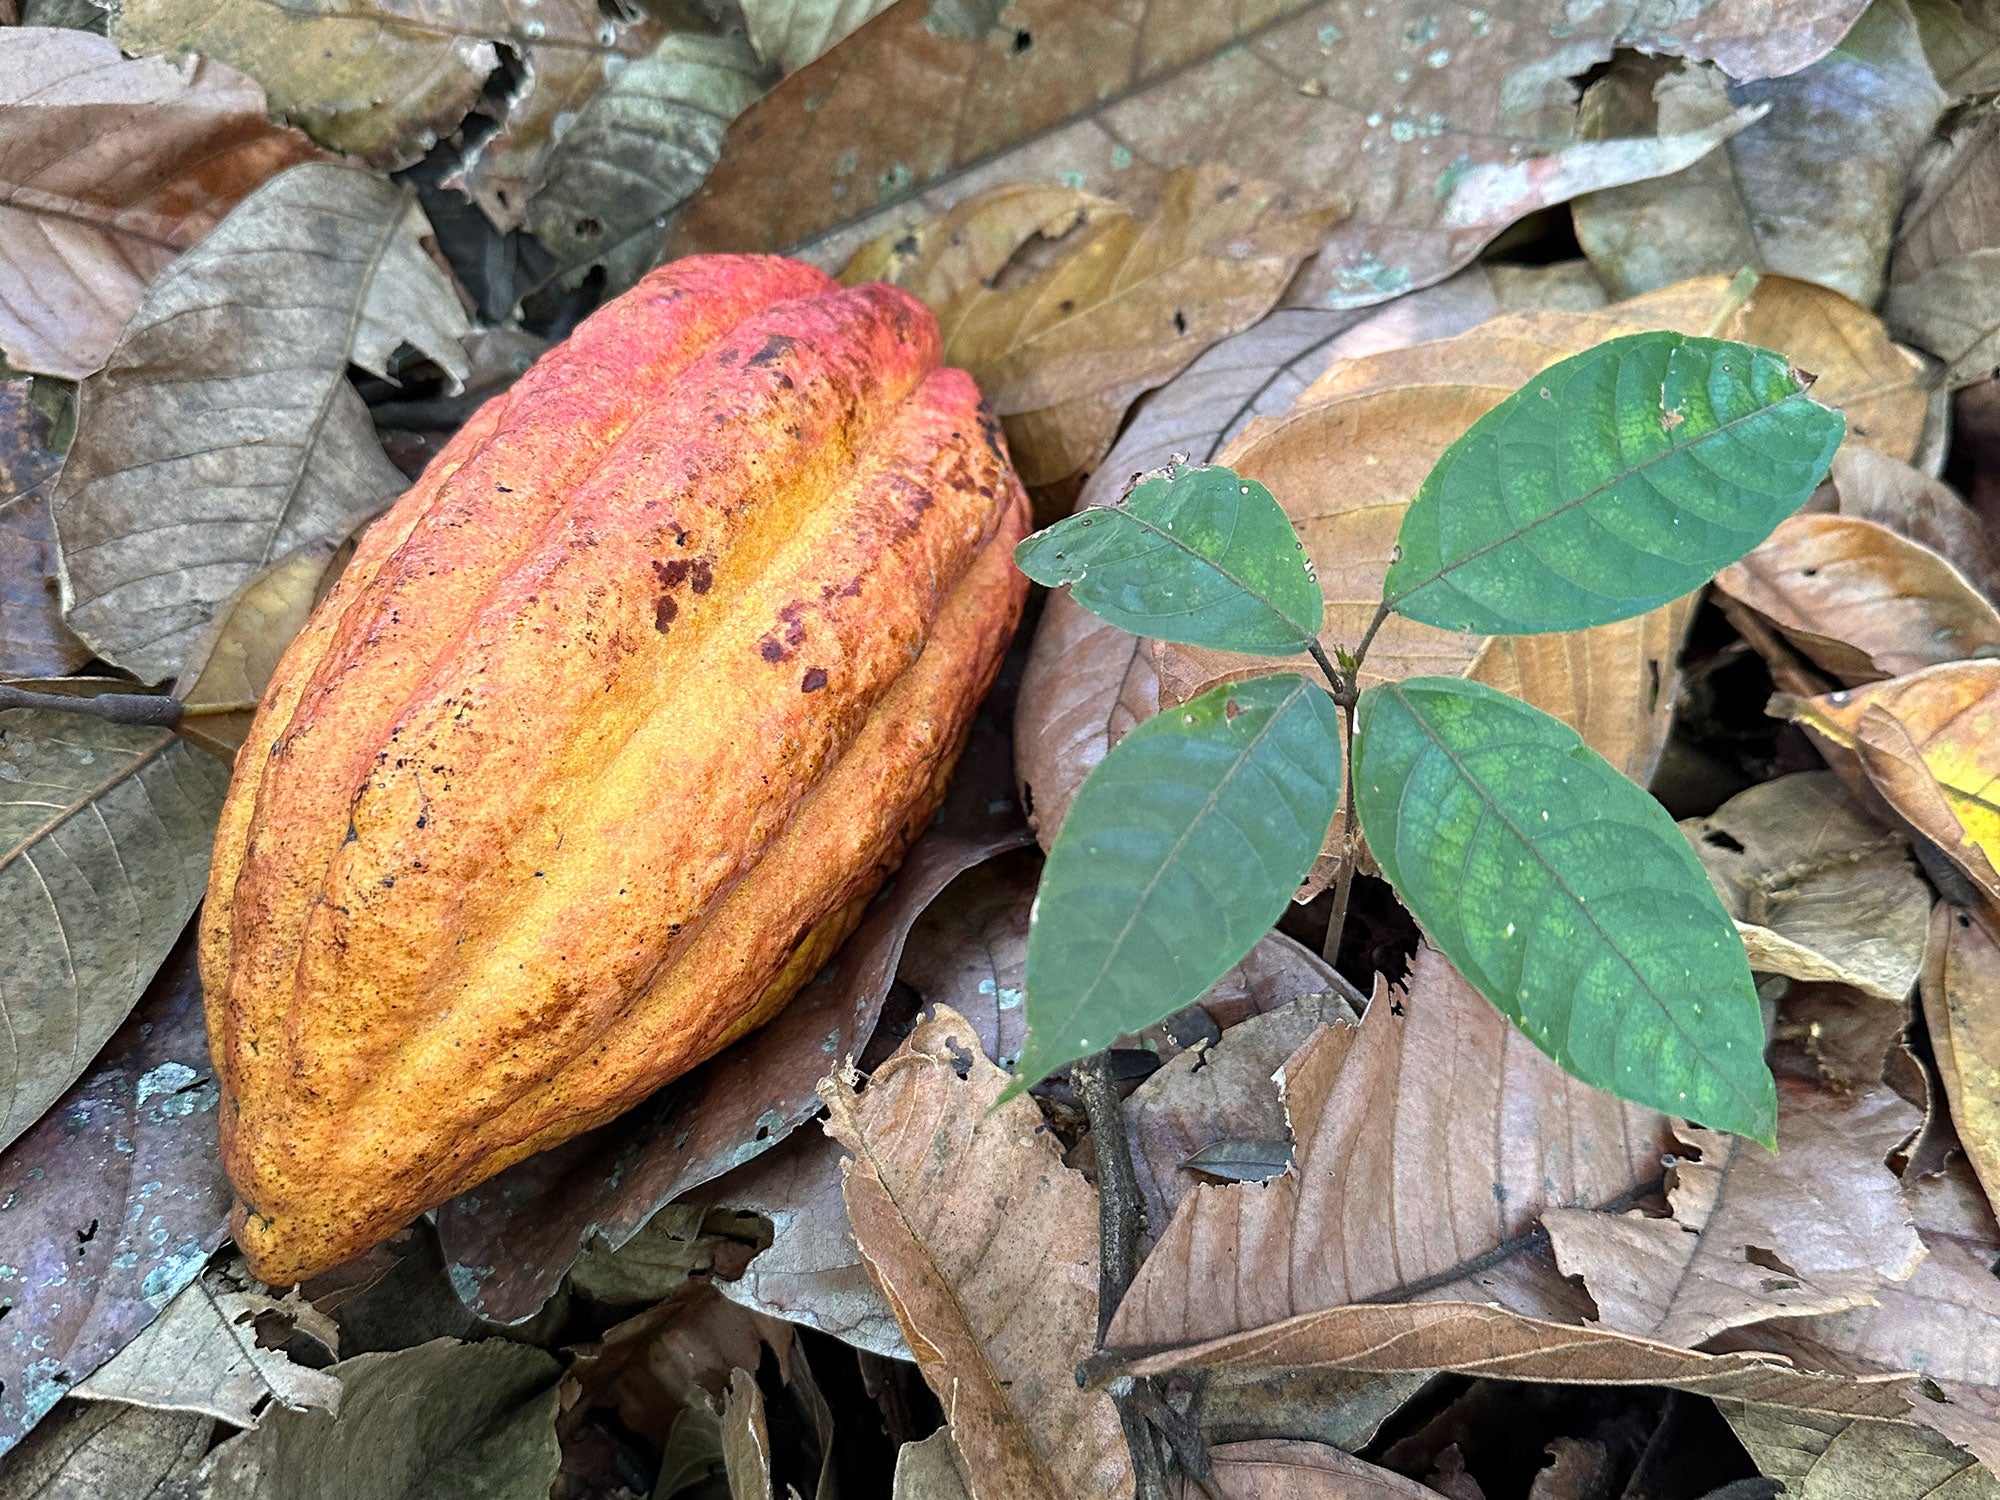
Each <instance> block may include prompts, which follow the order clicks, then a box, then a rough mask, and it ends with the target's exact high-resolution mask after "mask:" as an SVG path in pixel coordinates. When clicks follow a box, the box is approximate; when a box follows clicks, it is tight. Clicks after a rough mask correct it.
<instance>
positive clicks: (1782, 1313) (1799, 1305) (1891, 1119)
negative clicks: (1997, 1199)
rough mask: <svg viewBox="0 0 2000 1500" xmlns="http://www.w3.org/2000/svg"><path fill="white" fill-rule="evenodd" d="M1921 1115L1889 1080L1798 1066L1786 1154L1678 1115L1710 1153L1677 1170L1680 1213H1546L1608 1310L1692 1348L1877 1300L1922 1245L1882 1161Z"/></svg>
mask: <svg viewBox="0 0 2000 1500" xmlns="http://www.w3.org/2000/svg"><path fill="white" fill-rule="evenodd" d="M1899 1019H1900V1015H1899ZM1920 1119H1921V1115H1920V1112H1919V1111H1917V1110H1915V1109H1913V1108H1911V1107H1910V1106H1909V1105H1908V1104H1905V1103H1904V1102H1903V1101H1902V1100H1901V1099H1900V1098H1898V1097H1897V1096H1896V1094H1895V1093H1894V1092H1893V1091H1891V1090H1890V1089H1889V1088H1888V1086H1887V1085H1885V1084H1883V1083H1881V1082H1880V1081H1879V1080H1877V1081H1875V1082H1874V1083H1873V1084H1872V1085H1870V1086H1868V1087H1865V1088H1856V1089H1853V1090H1851V1091H1849V1092H1846V1093H1838V1092H1836V1091H1834V1090H1832V1089H1828V1088H1825V1087H1822V1086H1821V1084H1820V1081H1819V1080H1818V1079H1817V1078H1816V1077H1813V1078H1801V1077H1798V1076H1796V1074H1793V1073H1787V1074H1785V1075H1783V1076H1781V1077H1780V1078H1779V1082H1778V1142H1779V1151H1778V1153H1776V1154H1773V1153H1772V1152H1769V1151H1766V1150H1765V1149H1764V1148H1763V1147H1762V1146H1759V1145H1757V1144H1756V1143H1754V1142H1751V1141H1745V1140H1742V1139H1740V1138H1738V1137H1735V1136H1728V1135H1724V1134H1721V1133H1720V1132H1718V1131H1713V1130H1703V1129H1701V1128H1700V1127H1699V1126H1693V1125H1688V1124H1686V1123H1684V1122H1683V1123H1680V1124H1677V1125H1676V1126H1675V1127H1674V1133H1675V1134H1676V1135H1677V1136H1679V1137H1680V1139H1681V1140H1682V1141H1684V1142H1685V1143H1686V1144H1687V1145H1689V1146H1691V1147H1693V1148H1695V1150H1696V1152H1697V1153H1698V1160H1694V1161H1690V1160H1689V1159H1687V1158H1686V1157H1685V1156H1683V1157H1681V1158H1679V1159H1678V1160H1677V1161H1676V1162H1675V1163H1674V1165H1673V1166H1672V1167H1671V1168H1670V1170H1669V1174H1668V1202H1669V1204H1670V1205H1671V1207H1672V1210H1673V1217H1672V1218H1667V1219H1659V1218H1650V1217H1647V1216H1645V1215H1643V1214H1641V1213H1638V1212H1636V1211H1635V1212H1630V1213H1623V1214H1609V1213H1590V1212H1586V1211H1581V1210H1577V1209H1566V1208H1556V1209H1551V1210H1550V1211H1549V1212H1548V1213H1547V1214H1546V1215H1544V1217H1543V1220H1542V1223H1543V1225H1544V1227H1546V1228H1547V1230H1548V1232H1549V1238H1550V1240H1551V1241H1552V1242H1553V1243H1554V1245H1555V1252H1556V1264H1557V1265H1558V1266H1560V1267H1561V1268H1562V1271H1563V1274H1564V1275H1566V1276H1581V1277H1582V1278H1583V1280H1584V1285H1585V1286H1586V1287H1588V1288H1589V1291H1590V1294H1591V1296H1592V1297H1594V1298H1595V1299H1596V1301H1597V1307H1598V1311H1599V1314H1600V1316H1601V1318H1602V1320H1603V1322H1604V1323H1605V1324H1606V1325H1608V1326H1610V1327H1612V1328H1616V1329H1618V1330H1619V1331H1621V1332H1624V1333H1633V1334H1638V1335H1640V1336H1642V1337H1645V1338H1650V1339H1658V1340H1659V1341H1661V1342H1662V1343H1668V1344H1679V1345H1682V1346H1684V1347H1687V1348H1693V1347H1694V1346H1696V1345H1698V1344H1701V1343H1704V1342H1706V1341H1707V1340H1708V1339H1710V1338H1712V1337H1714V1336H1715V1335H1716V1334H1718V1333H1720V1332H1721V1331H1722V1330H1723V1329H1725V1328H1735V1327H1738V1326H1741V1325H1743V1324H1746V1323H1761V1322H1763V1321H1765V1320H1767V1319H1770V1318H1774V1317H1800V1316H1806V1315H1809V1314H1818V1313H1830V1312H1840V1311H1843V1310H1845V1309H1847V1308H1850V1307H1857V1306H1862V1305H1866V1304H1870V1303H1873V1302H1874V1300H1875V1296H1876V1289H1877V1287H1878V1286H1879V1285H1881V1284H1882V1283H1884V1282H1896V1281H1907V1280H1909V1278H1910V1276H1911V1275H1912V1274H1913V1273H1914V1272H1915V1271H1916V1269H1917V1266H1918V1265H1919V1264H1920V1263H1921V1262H1922V1260H1923V1258H1924V1247H1923V1244H1922V1242H1921V1241H1920V1240H1919V1239H1918V1238H1917V1233H1916V1230H1915V1229H1913V1228H1912V1227H1911V1225H1910V1216H1909V1210H1908V1209H1907V1208H1906V1207H1905V1205H1904V1203H1903V1194H1902V1189H1901V1187H1900V1185H1899V1184H1898V1183H1897V1181H1896V1177H1895V1174H1894V1173H1892V1172H1891V1171H1890V1170H1889V1169H1888V1168H1887V1167H1886V1166H1884V1165H1883V1162H1884V1161H1885V1159H1886V1158H1887V1157H1888V1155H1889V1153H1890V1152H1891V1151H1893V1150H1895V1149H1896V1147H1897V1146H1898V1145H1900V1144H1901V1143H1902V1142H1903V1141H1904V1140H1906V1139H1908V1137H1909V1135H1910V1133H1911V1131H1912V1130H1914V1129H1915V1128H1916V1126H1917V1124H1918V1123H1919V1121H1920Z"/></svg>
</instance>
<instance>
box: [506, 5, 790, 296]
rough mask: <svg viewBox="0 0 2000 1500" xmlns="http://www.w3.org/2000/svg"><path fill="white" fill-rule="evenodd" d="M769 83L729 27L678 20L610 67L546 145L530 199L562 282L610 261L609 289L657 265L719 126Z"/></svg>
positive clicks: (535, 226) (715, 144) (711, 155)
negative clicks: (681, 24) (681, 26)
mask: <svg viewBox="0 0 2000 1500" xmlns="http://www.w3.org/2000/svg"><path fill="white" fill-rule="evenodd" d="M763 92H764V85H763V78H762V69H761V68H760V66H759V65H758V62H757V56H756V54H755V53H754V52H752V51H751V50H750V44H749V43H748V42H745V41H744V40H743V39H742V38H741V37H734V36H702V35H699V34H696V33H692V32H688V33H683V32H676V33H673V34H672V35H669V36H666V37H663V38H661V40H660V43H659V45H658V46H656V47H655V48H654V49H653V50H652V51H651V52H649V53H647V54H646V55H645V56H644V57H642V58H639V59H637V60H636V61H634V62H632V63H631V64H629V65H628V66H627V67H625V68H624V69H623V70H622V71H620V72H619V73H618V74H617V75H616V76H614V77H613V78H612V80H611V82H610V83H609V84H607V85H606V86H605V87H604V89H603V91H602V92H601V93H599V94H597V95H596V96H595V97H594V98H592V99H591V101H590V102H589V103H588V104H586V105H585V106H584V107H583V110H582V112H581V113H580V114H578V116H577V118H576V122H575V123H574V124H572V125H571V126H570V127H569V128H568V130H566V131H565V132H563V134H562V137H561V139H560V140H558V141H557V142H556V144H555V146H554V147H553V148H552V149H551V150H550V151H549V153H548V160H547V162H546V163H545V165H544V166H543V168H542V175H541V182H540V186H539V188H538V189H537V190H536V192H535V194H534V196H533V197H532V198H530V199H529V200H528V208H527V214H528V227H529V229H531V230H532V231H533V232H534V234H535V237H536V238H537V239H539V240H540V241H541V242H542V244H544V245H545V246H547V247H548V248H549V250H551V251H552V252H553V253H554V254H555V257H556V259H557V261H558V262H559V263H560V269H561V272H562V275H563V279H564V281H565V283H566V284H570V285H574V284H575V283H576V282H578V281H581V280H582V279H583V277H584V276H585V275H586V274H587V273H588V272H589V270H590V268H591V267H593V266H603V267H604V269H605V286H604V295H606V296H607V297H608V296H613V295H615V294H617V293H619V292H622V291H624V290H625V289H626V288H627V287H629V286H631V285H632V283H634V282H635V281H637V280H638V279H639V278H640V276H642V275H643V274H645V272H646V271H648V270H649V269H651V268H652V267H653V266H654V265H656V264H657V263H658V262H659V259H660V252H661V250H662V249H664V248H665V246H666V242H667V231H668V228H669V226H670V224H671V223H672V216H673V215H675V214H676V213H678V212H679V210H680V206H681V204H682V203H684V202H685V201H686V200H687V198H688V195H689V194H691V193H692V192H693V191H694V190H695V188H696V187H698V186H699V185H700V183H701V180H702V179H703V178H704V177H706V176H707V175H708V170H709V168H710V167H712V166H714V165H715V158H716V154H717V153H718V152H719V151H720V150H721V149H722V133H723V131H725V130H726V129H728V128H729V122H730V121H731V120H733V119H735V118H736V117H737V115H739V114H741V113H742V112H743V111H744V110H745V109H746V108H748V107H749V106H750V105H751V104H752V103H753V102H755V100H756V99H757V97H758V95H760V94H762V93H763Z"/></svg>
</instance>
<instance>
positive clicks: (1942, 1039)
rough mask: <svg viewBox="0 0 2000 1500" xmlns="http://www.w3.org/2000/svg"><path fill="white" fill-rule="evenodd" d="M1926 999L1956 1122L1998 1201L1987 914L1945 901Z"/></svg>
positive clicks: (1998, 1117)
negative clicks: (1957, 906)
mask: <svg viewBox="0 0 2000 1500" xmlns="http://www.w3.org/2000/svg"><path fill="white" fill-rule="evenodd" d="M1922 996H1923V1006H1924V1018H1925V1020H1926V1021H1927V1022H1929V1025H1930V1036H1931V1052H1932V1055H1933V1056H1934V1057H1935V1058H1936V1059H1937V1071H1938V1076H1939V1077H1940V1078H1941V1079H1942V1080H1943V1083H1944V1090H1945V1097H1946V1098H1947V1099H1949V1100H1950V1101H1951V1117H1952V1123H1953V1124H1955V1125H1956V1126H1957V1127H1958V1139H1959V1142H1960V1144H1962V1145H1963V1146H1964V1147H1965V1155H1966V1159H1967V1160H1968V1161H1970V1162H1971V1163H1972V1170H1973V1171H1974V1172H1976V1173H1977V1174H1978V1176H1979V1181H1980V1183H1981V1185H1982V1186H1984V1187H1985V1189H1986V1193H1987V1197H1988V1199H1989V1200H1990V1199H1992V1198H1993V1197H1994V1196H1995V1194H1996V1193H2000V940H1996V938H1995V937H1994V935H1993V929H1992V926H1991V924H1990V921H1989V919H1988V918H1987V917H1986V916H1985V915H1983V914H1981V913H1978V912H1970V911H1962V910H1959V909H1957V908H1954V907H1952V906H1950V905H1948V904H1947V903H1945V902H1942V901H1940V902H1939V903H1938V905H1937V910H1936V912H1935V913H1933V915H1932V919H1931V951H1930V956H1929V959H1928V960H1927V961H1926V963H1925V964H1924V975H1923V986H1922Z"/></svg>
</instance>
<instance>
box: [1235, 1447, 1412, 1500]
mask: <svg viewBox="0 0 2000 1500" xmlns="http://www.w3.org/2000/svg"><path fill="white" fill-rule="evenodd" d="M1209 1457H1210V1458H1211V1459H1212V1460H1214V1463H1215V1477H1216V1481H1217V1482H1218V1483H1219V1484H1221V1485H1222V1486H1223V1493H1224V1494H1226V1495H1228V1496H1229V1497H1230V1500H1439V1497H1438V1492H1437V1491H1436V1490H1433V1489H1430V1488H1427V1487H1426V1486H1424V1485H1421V1484H1418V1483H1417V1482H1416V1481H1415V1480H1414V1479H1405V1478H1404V1477H1403V1476H1402V1475H1400V1474H1395V1473H1391V1472H1390V1471H1389V1470H1387V1469H1384V1468H1380V1467H1378V1466H1377V1465H1375V1464H1371V1463H1368V1462H1366V1461H1364V1460H1362V1459H1358V1458H1356V1457H1354V1456H1353V1455H1352V1454H1349V1453H1343V1452H1341V1451H1340V1450H1339V1449H1338V1448H1330V1447H1328V1446H1327V1445H1326V1444H1324V1443H1308V1442H1300V1441H1298V1440H1296V1439H1283V1438H1267V1439H1263V1440H1261V1441H1257V1442H1249V1443H1222V1444H1219V1445H1217V1446H1216V1447H1215V1448H1212V1449H1211V1450H1209Z"/></svg>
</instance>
